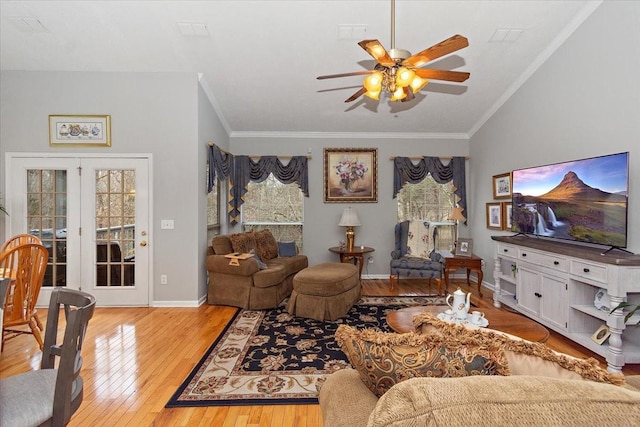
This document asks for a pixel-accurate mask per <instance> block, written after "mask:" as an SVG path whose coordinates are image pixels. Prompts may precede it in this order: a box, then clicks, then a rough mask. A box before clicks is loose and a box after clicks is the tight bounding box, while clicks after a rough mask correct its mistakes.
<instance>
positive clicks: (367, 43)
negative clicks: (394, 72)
mask: <svg viewBox="0 0 640 427" xmlns="http://www.w3.org/2000/svg"><path fill="white" fill-rule="evenodd" d="M358 44H359V45H360V47H361V48H363V49H364V50H366V51H367V53H368V54H369V55H371V56H373V58H374V59H375V60H376V62H378V64H380V65H384V66H385V67H392V66H394V65H396V61H394V60H393V59H392V58H391V57H390V56H389V53H388V52H387V50H386V49H385V48H384V47H382V45H381V44H380V42H379V41H378V40H362V41H361V42H359V43H358Z"/></svg>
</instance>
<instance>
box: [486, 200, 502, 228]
mask: <svg viewBox="0 0 640 427" xmlns="http://www.w3.org/2000/svg"><path fill="white" fill-rule="evenodd" d="M487 228H488V229H490V230H502V204H501V203H500V202H494V203H487Z"/></svg>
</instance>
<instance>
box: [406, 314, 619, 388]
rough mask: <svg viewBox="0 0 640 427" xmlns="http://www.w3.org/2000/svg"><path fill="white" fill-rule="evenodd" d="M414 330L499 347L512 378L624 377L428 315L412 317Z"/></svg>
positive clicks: (592, 363)
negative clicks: (516, 376) (525, 376)
mask: <svg viewBox="0 0 640 427" xmlns="http://www.w3.org/2000/svg"><path fill="white" fill-rule="evenodd" d="M413 325H414V326H415V329H416V330H417V331H421V332H422V333H423V334H428V335H434V334H435V335H441V336H447V337H450V338H451V339H457V340H469V339H472V340H475V341H477V342H479V343H483V344H484V345H499V346H500V347H502V348H503V349H504V350H505V355H506V358H507V361H508V362H509V369H510V370H511V374H512V375H536V376H544V377H552V378H564V379H577V380H591V381H597V382H603V383H610V384H615V385H623V384H624V383H625V381H624V375H622V374H612V373H610V372H608V371H607V370H606V369H603V368H601V367H600V365H599V363H598V361H597V360H596V359H594V358H588V359H577V358H575V357H571V356H568V355H565V354H561V353H557V352H555V351H553V350H551V349H550V348H549V347H547V346H546V345H545V344H544V343H538V342H531V341H526V340H523V339H520V338H518V337H514V336H510V335H508V334H505V333H502V332H498V331H492V330H488V329H482V328H467V327H465V326H464V325H458V324H455V323H451V322H445V321H443V320H440V319H438V318H437V317H436V316H434V315H433V314H431V313H421V314H418V315H416V316H414V317H413Z"/></svg>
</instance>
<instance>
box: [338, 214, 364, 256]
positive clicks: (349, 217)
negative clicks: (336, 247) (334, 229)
mask: <svg viewBox="0 0 640 427" xmlns="http://www.w3.org/2000/svg"><path fill="white" fill-rule="evenodd" d="M338 225H339V226H340V227H347V250H348V251H352V250H353V244H354V242H355V239H356V232H355V231H354V230H353V227H358V226H360V219H359V218H358V214H357V213H356V211H355V210H353V209H351V208H350V207H349V208H344V210H343V211H342V217H341V218H340V222H339V223H338Z"/></svg>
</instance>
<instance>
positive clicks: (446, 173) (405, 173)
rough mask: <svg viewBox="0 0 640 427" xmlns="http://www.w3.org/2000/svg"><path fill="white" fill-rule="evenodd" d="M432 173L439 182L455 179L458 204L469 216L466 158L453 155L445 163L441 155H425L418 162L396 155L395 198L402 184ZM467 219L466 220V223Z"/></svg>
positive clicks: (394, 167) (394, 165) (394, 169)
mask: <svg viewBox="0 0 640 427" xmlns="http://www.w3.org/2000/svg"><path fill="white" fill-rule="evenodd" d="M427 174H431V176H432V177H433V179H434V180H435V181H436V182H437V183H438V184H446V183H447V182H450V181H453V185H454V187H455V191H454V193H455V194H456V195H457V196H458V198H459V199H460V200H458V205H460V207H461V208H462V215H464V217H465V218H466V217H467V189H466V174H465V158H464V157H453V158H452V159H451V161H450V162H449V163H448V164H447V165H445V164H444V163H442V160H440V158H439V157H427V156H425V157H423V158H421V159H420V161H418V163H417V164H413V161H412V160H411V159H410V158H409V157H396V158H395V159H394V161H393V198H394V199H395V198H396V196H397V194H398V192H399V191H400V190H401V189H402V186H403V185H405V184H406V183H407V182H408V183H410V184H417V183H419V182H421V181H422V180H423V179H425V178H426V176H427ZM466 223H467V221H465V224H466Z"/></svg>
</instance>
